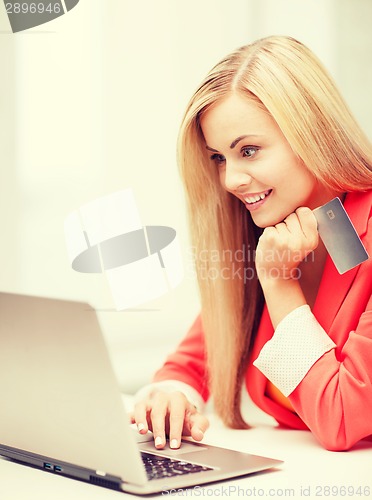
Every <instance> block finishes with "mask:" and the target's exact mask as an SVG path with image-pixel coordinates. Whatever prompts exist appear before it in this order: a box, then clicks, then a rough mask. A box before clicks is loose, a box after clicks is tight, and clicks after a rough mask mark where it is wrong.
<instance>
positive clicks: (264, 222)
mask: <svg viewBox="0 0 372 500" xmlns="http://www.w3.org/2000/svg"><path fill="white" fill-rule="evenodd" d="M287 215H289V214H287ZM287 215H284V216H283V217H275V218H274V217H264V216H262V217H258V216H257V217H253V216H252V220H253V222H254V223H255V224H256V226H257V227H260V228H261V229H265V228H266V227H271V226H275V225H276V224H279V222H283V220H284V219H285V218H286V217H287Z"/></svg>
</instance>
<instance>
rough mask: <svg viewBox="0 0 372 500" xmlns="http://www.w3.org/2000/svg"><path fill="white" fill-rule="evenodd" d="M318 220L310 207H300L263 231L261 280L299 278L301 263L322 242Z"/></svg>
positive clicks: (258, 250)
mask: <svg viewBox="0 0 372 500" xmlns="http://www.w3.org/2000/svg"><path fill="white" fill-rule="evenodd" d="M318 241H319V235H318V231H317V221H316V219H315V216H314V214H313V212H312V211H311V210H310V208H307V207H300V208H298V209H297V210H296V211H295V212H294V213H292V214H290V215H288V217H286V218H285V219H284V221H283V222H280V223H279V224H276V225H275V226H269V227H267V228H265V230H264V231H263V233H262V235H261V237H260V239H259V241H258V245H257V248H256V257H255V263H256V269H257V274H258V278H259V280H260V281H261V283H262V282H263V281H266V280H271V279H275V280H277V279H285V280H288V279H297V278H298V277H299V275H300V273H299V272H298V271H299V270H298V266H299V265H300V263H301V262H302V261H303V260H304V259H305V258H306V257H307V255H309V253H310V252H312V251H313V250H315V248H316V247H317V246H318Z"/></svg>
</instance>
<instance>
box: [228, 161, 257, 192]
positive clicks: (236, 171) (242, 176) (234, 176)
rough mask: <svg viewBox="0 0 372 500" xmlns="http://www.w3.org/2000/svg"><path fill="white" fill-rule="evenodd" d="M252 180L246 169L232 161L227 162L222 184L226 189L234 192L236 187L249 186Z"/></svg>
mask: <svg viewBox="0 0 372 500" xmlns="http://www.w3.org/2000/svg"><path fill="white" fill-rule="evenodd" d="M251 182H252V177H251V176H250V175H249V173H248V172H247V171H246V170H243V169H241V168H239V166H237V165H235V164H234V163H230V164H227V162H226V167H225V170H224V179H223V184H224V187H225V189H226V190H227V191H230V192H231V193H234V192H236V191H237V189H238V188H239V189H244V186H249V184H250V183H251Z"/></svg>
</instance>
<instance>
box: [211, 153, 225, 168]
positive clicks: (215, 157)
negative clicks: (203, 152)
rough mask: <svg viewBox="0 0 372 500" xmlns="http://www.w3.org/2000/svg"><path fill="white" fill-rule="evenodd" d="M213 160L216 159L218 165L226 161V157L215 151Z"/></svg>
mask: <svg viewBox="0 0 372 500" xmlns="http://www.w3.org/2000/svg"><path fill="white" fill-rule="evenodd" d="M211 160H212V161H214V163H215V164H216V165H222V164H223V163H224V162H225V157H224V156H223V155H220V154H218V153H215V154H213V155H212V156H211Z"/></svg>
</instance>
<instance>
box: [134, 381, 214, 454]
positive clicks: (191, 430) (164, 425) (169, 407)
mask: <svg viewBox="0 0 372 500" xmlns="http://www.w3.org/2000/svg"><path fill="white" fill-rule="evenodd" d="M131 418H132V423H135V424H137V428H138V431H139V432H140V434H146V432H147V431H148V430H151V431H152V433H153V434H154V441H155V447H156V448H157V449H162V448H164V446H165V443H166V438H167V437H168V438H169V445H170V447H171V448H173V449H175V448H179V447H180V445H181V436H191V437H192V438H193V439H195V440H196V441H201V440H202V439H203V437H204V432H205V431H206V430H207V429H208V427H209V422H208V419H207V418H206V417H205V416H204V415H202V414H201V413H199V412H198V410H197V409H196V407H195V406H194V405H193V404H192V403H190V402H189V401H188V399H187V398H186V396H185V395H184V394H183V393H182V392H180V391H174V392H162V391H160V390H159V391H156V392H153V393H152V394H151V395H150V396H148V397H147V398H146V399H143V400H141V401H139V402H137V403H136V404H135V406H134V412H133V414H132V415H131Z"/></svg>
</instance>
